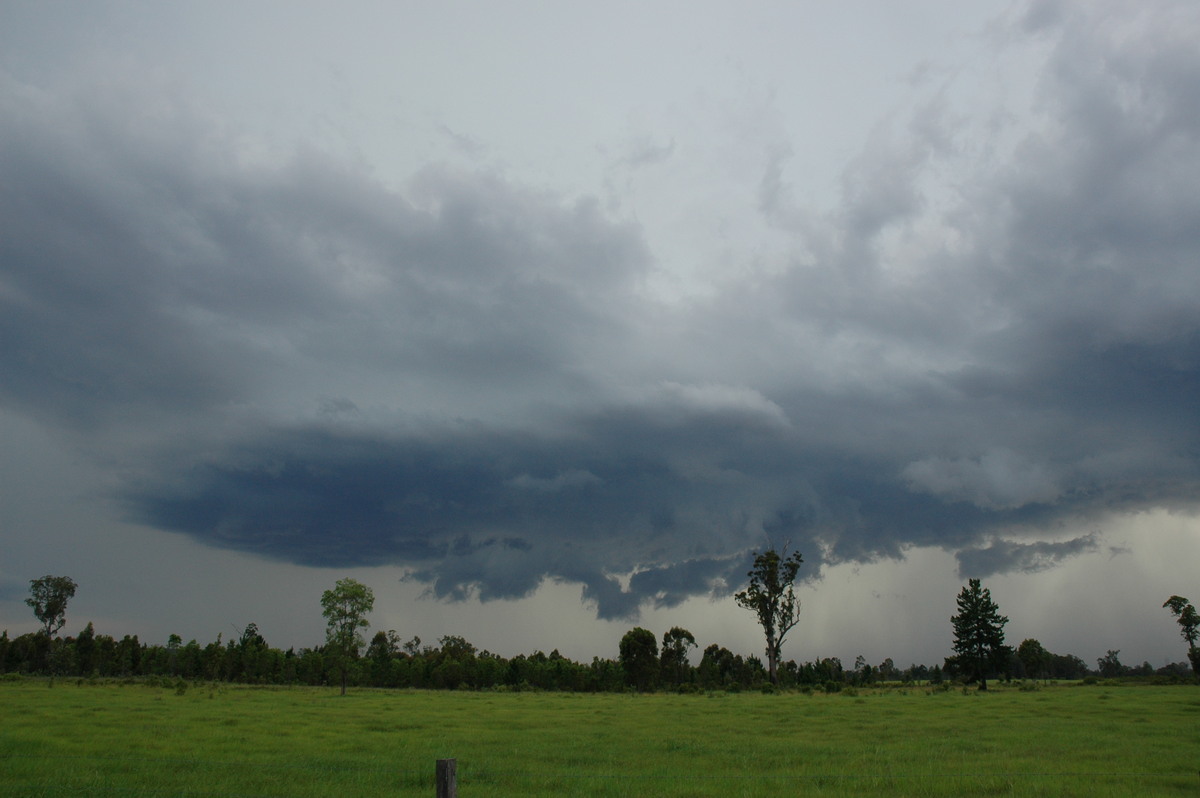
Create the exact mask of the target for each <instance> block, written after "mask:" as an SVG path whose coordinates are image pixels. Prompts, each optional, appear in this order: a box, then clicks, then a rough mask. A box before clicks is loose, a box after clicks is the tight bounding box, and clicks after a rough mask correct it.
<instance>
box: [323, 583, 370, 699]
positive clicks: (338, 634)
mask: <svg viewBox="0 0 1200 798" xmlns="http://www.w3.org/2000/svg"><path fill="white" fill-rule="evenodd" d="M374 607H375V594H374V593H373V592H372V591H371V588H369V587H367V586H366V585H364V584H362V583H361V582H357V581H355V580H353V579H349V578H347V579H339V580H338V581H337V584H336V585H335V586H334V588H333V590H326V591H325V592H324V593H322V594H321V608H322V609H321V614H322V615H324V616H325V620H326V627H325V650H326V653H327V654H328V655H330V656H331V657H332V658H333V660H334V662H335V663H336V665H337V667H338V670H339V671H340V672H341V675H342V695H345V694H346V677H347V673H348V672H349V669H350V662H351V660H353V659H355V658H357V657H358V653H359V651H360V650H361V649H362V647H363V645H364V644H365V643H366V641H365V640H364V639H363V636H362V631H361V630H362V629H365V628H367V627H368V626H369V625H370V624H369V623H368V622H367V619H366V617H365V616H366V614H367V613H369V612H370V611H371V610H372V609H374Z"/></svg>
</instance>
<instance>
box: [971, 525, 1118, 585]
mask: <svg viewBox="0 0 1200 798" xmlns="http://www.w3.org/2000/svg"><path fill="white" fill-rule="evenodd" d="M1097 537H1098V536H1097V535H1096V534H1095V533H1093V534H1090V535H1082V536H1080V537H1077V538H1073V539H1071V540H1065V541H1061V542H1057V543H1052V542H1048V541H1039V542H1036V543H1016V542H1013V541H1007V540H997V541H994V542H992V543H991V544H989V545H988V546H985V547H982V548H974V549H963V550H961V551H959V552H958V553H957V554H956V555H955V557H956V558H957V559H958V573H959V576H961V577H962V578H963V579H968V578H972V579H982V578H984V577H987V576H992V575H993V574H999V573H1006V572H1009V571H1022V572H1024V573H1036V572H1037V571H1045V570H1047V569H1049V568H1053V567H1054V566H1056V565H1058V564H1059V563H1061V562H1062V561H1063V560H1066V559H1070V558H1071V557H1076V556H1078V555H1080V554H1090V553H1092V552H1096V551H1099V548H1100V546H1099V544H1098V542H1097Z"/></svg>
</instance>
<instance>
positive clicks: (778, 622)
mask: <svg viewBox="0 0 1200 798" xmlns="http://www.w3.org/2000/svg"><path fill="white" fill-rule="evenodd" d="M803 562H804V558H803V557H801V556H800V552H798V551H795V552H792V553H791V554H790V555H789V554H788V553H787V547H786V546H785V547H784V550H783V554H782V555H780V554H779V553H778V552H776V551H775V550H774V549H768V550H767V551H765V552H763V553H762V554H759V553H758V552H755V553H754V567H753V568H752V569H750V571H749V573H747V574H746V575H747V576H749V577H750V585H749V586H748V587H747V588H746V589H745V590H743V591H741V592H740V593H736V594H734V597H733V598H734V600H735V601H736V602H737V603H738V606H739V607H742V608H743V609H747V610H750V611H752V612H753V613H754V614H755V615H757V616H758V623H759V625H760V626H762V628H763V634H764V635H766V638H767V673H768V674H769V675H770V677H771V683H772V684H779V656H780V653H781V651H782V650H783V641H784V638H785V637H786V636H787V633H788V632H790V631H791V630H792V627H794V626H795V625H796V623H797V622H798V621H799V616H800V602H799V601H797V600H796V594H795V592H794V591H793V589H792V583H793V582H795V581H796V574H797V572H798V571H799V570H800V565H801V563H803Z"/></svg>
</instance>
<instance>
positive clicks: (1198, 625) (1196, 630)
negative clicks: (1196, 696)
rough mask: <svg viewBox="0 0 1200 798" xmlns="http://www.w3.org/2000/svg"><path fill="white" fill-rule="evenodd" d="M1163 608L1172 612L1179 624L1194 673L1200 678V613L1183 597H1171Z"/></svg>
mask: <svg viewBox="0 0 1200 798" xmlns="http://www.w3.org/2000/svg"><path fill="white" fill-rule="evenodd" d="M1163 606H1164V607H1167V608H1169V609H1170V610H1171V614H1172V615H1174V616H1175V620H1176V621H1177V622H1178V623H1179V634H1180V636H1181V637H1182V638H1183V639H1184V641H1186V642H1187V644H1188V660H1189V661H1191V663H1192V673H1193V674H1195V675H1197V676H1200V649H1198V648H1196V640H1197V638H1198V637H1200V613H1197V612H1196V608H1195V607H1193V606H1192V603H1191V602H1190V601H1188V600H1187V599H1185V598H1184V597H1183V596H1171V597H1170V598H1169V599H1167V600H1166V601H1165V602H1163Z"/></svg>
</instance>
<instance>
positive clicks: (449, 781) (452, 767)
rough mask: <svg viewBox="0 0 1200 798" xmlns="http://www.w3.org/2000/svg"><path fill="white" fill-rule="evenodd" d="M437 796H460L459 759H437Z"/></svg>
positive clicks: (448, 797)
mask: <svg viewBox="0 0 1200 798" xmlns="http://www.w3.org/2000/svg"><path fill="white" fill-rule="evenodd" d="M437 798H458V760H457V759H439V760H438V761H437Z"/></svg>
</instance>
